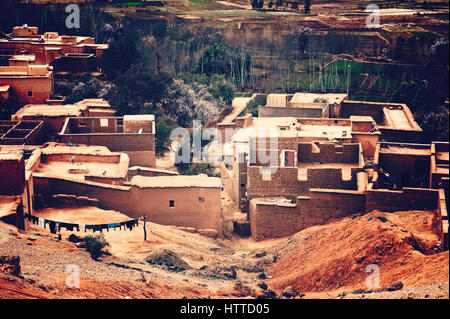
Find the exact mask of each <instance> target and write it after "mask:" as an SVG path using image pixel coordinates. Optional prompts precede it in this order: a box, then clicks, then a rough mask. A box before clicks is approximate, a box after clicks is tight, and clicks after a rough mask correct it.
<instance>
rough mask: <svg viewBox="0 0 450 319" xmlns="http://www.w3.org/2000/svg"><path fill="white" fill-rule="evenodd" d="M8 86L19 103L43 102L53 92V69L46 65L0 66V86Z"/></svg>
mask: <svg viewBox="0 0 450 319" xmlns="http://www.w3.org/2000/svg"><path fill="white" fill-rule="evenodd" d="M1 86H10V93H9V95H10V96H11V95H14V96H15V98H16V101H17V103H18V104H20V105H24V104H40V103H45V102H46V101H47V100H48V99H50V98H51V96H52V95H53V94H54V88H53V69H52V67H49V66H48V65H28V66H6V67H3V66H0V87H1Z"/></svg>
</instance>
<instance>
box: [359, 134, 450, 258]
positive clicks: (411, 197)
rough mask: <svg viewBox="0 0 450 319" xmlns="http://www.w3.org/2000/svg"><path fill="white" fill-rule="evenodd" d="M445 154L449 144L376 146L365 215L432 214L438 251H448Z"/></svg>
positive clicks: (446, 158) (389, 144)
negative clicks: (416, 211)
mask: <svg viewBox="0 0 450 319" xmlns="http://www.w3.org/2000/svg"><path fill="white" fill-rule="evenodd" d="M448 150H449V144H448V142H432V143H431V144H407V143H380V144H378V146H377V150H376V154H375V159H374V172H373V177H372V179H371V181H370V183H369V184H368V186H367V191H366V211H368V212H370V211H373V210H381V211H388V212H392V211H399V210H431V211H435V212H436V216H437V219H436V221H437V223H436V224H437V228H438V229H437V230H438V233H439V234H440V237H441V247H442V249H443V250H448V214H447V207H448V185H449V183H448V180H449V179H448V176H449V168H448Z"/></svg>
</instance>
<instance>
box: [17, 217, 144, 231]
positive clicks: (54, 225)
mask: <svg viewBox="0 0 450 319" xmlns="http://www.w3.org/2000/svg"><path fill="white" fill-rule="evenodd" d="M25 218H26V219H28V220H29V221H31V222H32V223H33V224H34V225H36V224H37V225H38V226H39V227H41V228H44V229H45V228H46V226H47V225H48V226H49V229H50V232H51V233H53V234H56V233H59V232H60V230H61V228H65V229H66V230H69V231H73V230H74V228H76V229H77V231H81V232H82V231H84V232H86V231H87V230H89V229H92V232H94V233H95V232H96V231H99V232H103V229H106V230H107V231H108V232H109V230H110V229H114V230H116V229H117V228H119V229H120V230H122V227H124V230H125V229H129V230H130V231H131V230H133V227H137V226H138V224H139V221H138V219H137V218H136V219H132V220H129V221H126V222H121V223H109V224H97V225H86V224H75V223H65V222H58V221H54V220H49V219H45V218H42V217H37V216H33V215H31V214H26V215H25Z"/></svg>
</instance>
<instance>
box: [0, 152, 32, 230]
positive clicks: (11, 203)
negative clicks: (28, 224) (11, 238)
mask: <svg viewBox="0 0 450 319" xmlns="http://www.w3.org/2000/svg"><path fill="white" fill-rule="evenodd" d="M26 165H27V159H26V158H25V157H24V155H23V154H21V153H20V152H15V151H3V150H2V151H0V176H1V178H2V180H3V181H5V180H7V181H8V182H7V183H5V182H2V183H0V218H1V219H2V220H4V221H7V222H9V223H11V224H15V225H16V226H17V227H18V228H19V229H25V223H24V219H23V215H24V213H30V214H31V213H32V212H33V196H34V188H33V176H32V174H31V173H30V172H27V171H26Z"/></svg>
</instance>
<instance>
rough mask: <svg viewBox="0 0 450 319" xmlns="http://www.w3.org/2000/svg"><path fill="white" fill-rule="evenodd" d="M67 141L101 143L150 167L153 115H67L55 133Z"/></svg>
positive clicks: (153, 143) (134, 164) (152, 158)
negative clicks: (60, 127)
mask: <svg viewBox="0 0 450 319" xmlns="http://www.w3.org/2000/svg"><path fill="white" fill-rule="evenodd" d="M59 137H60V140H61V141H62V142H65V143H70V144H84V145H103V146H106V147H108V149H110V150H111V151H114V152H125V153H127V155H128V156H129V158H130V165H132V166H149V167H154V166H155V163H156V157H155V117H154V116H153V115H125V116H123V117H69V118H67V119H66V121H65V123H64V126H63V128H62V129H61V132H60V134H59Z"/></svg>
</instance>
